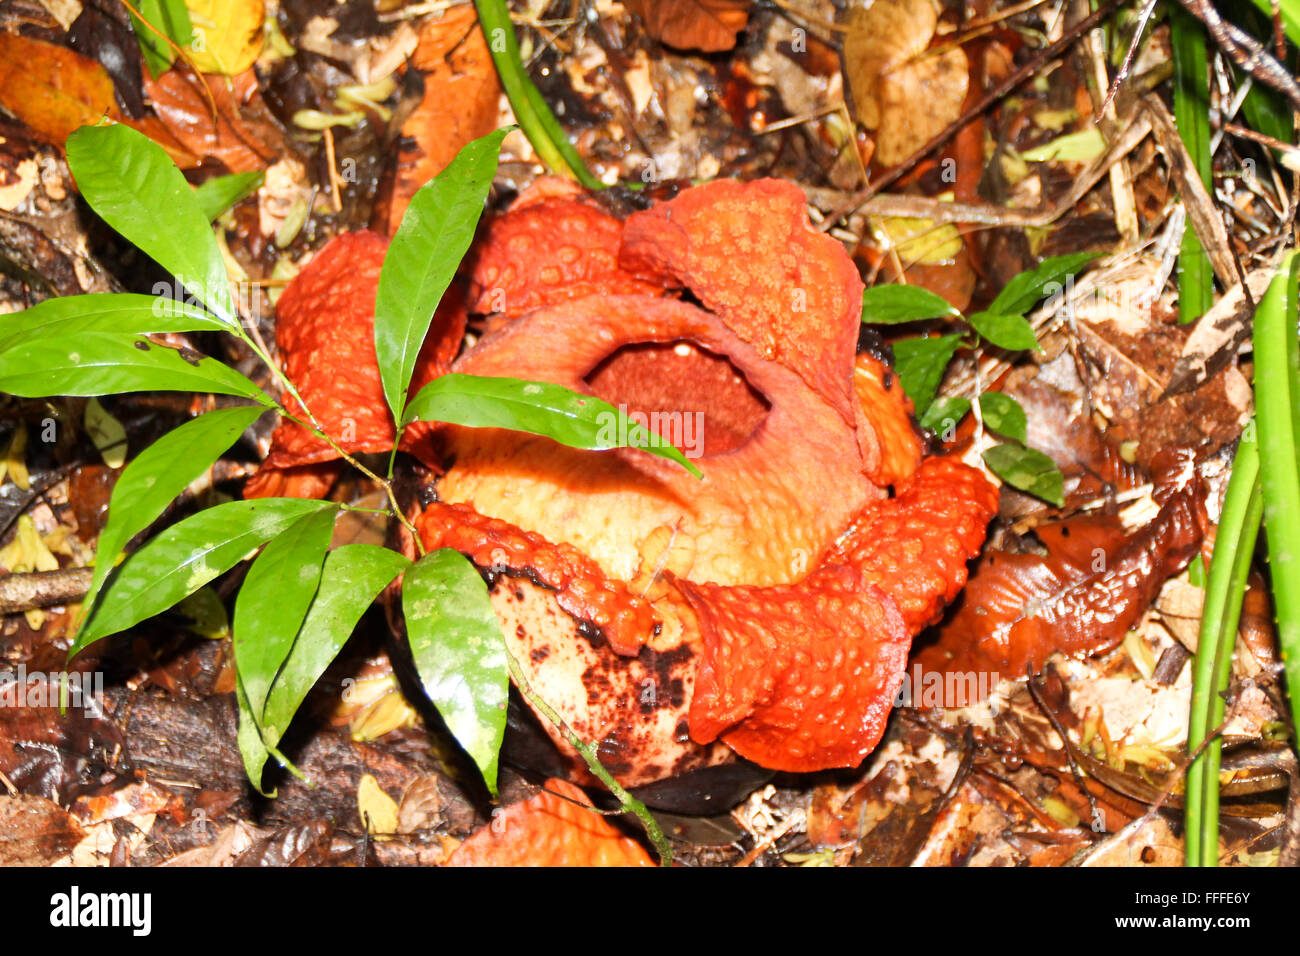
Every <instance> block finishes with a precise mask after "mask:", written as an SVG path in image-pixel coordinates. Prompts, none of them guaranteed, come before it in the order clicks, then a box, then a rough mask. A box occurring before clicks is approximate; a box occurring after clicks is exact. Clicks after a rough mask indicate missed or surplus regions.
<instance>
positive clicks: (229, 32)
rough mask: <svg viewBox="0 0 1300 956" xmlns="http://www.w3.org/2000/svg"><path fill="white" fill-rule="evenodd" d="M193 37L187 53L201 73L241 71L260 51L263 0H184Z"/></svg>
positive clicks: (263, 15) (264, 15) (234, 72)
mask: <svg viewBox="0 0 1300 956" xmlns="http://www.w3.org/2000/svg"><path fill="white" fill-rule="evenodd" d="M185 6H186V7H188V8H189V11H190V23H191V25H192V26H193V27H194V38H193V40H192V41H191V42H190V49H189V52H190V56H191V57H192V59H193V60H194V64H195V66H197V67H198V68H199V69H200V70H202V71H203V72H204V73H223V74H225V75H226V76H233V75H234V74H236V73H243V72H244V71H245V70H247V69H248V68H249V67H250V66H252V65H253V61H254V60H256V59H257V55H258V54H259V53H261V52H262V36H263V34H262V21H263V20H264V19H266V4H265V2H264V0H185Z"/></svg>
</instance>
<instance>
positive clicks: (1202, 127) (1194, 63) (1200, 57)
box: [1169, 3, 1214, 322]
mask: <svg viewBox="0 0 1300 956" xmlns="http://www.w3.org/2000/svg"><path fill="white" fill-rule="evenodd" d="M1169 28H1170V34H1169V36H1170V43H1171V45H1172V46H1173V53H1174V122H1175V123H1177V125H1178V132H1179V135H1181V136H1182V138H1183V143H1184V145H1186V146H1187V151H1188V153H1190V154H1191V157H1192V162H1193V163H1194V164H1195V166H1196V172H1197V174H1198V175H1199V176H1200V177H1201V181H1202V182H1203V183H1205V186H1206V188H1207V189H1212V188H1213V185H1212V169H1211V157H1210V73H1209V63H1208V61H1207V59H1206V53H1205V29H1204V27H1202V26H1201V23H1200V21H1199V20H1197V19H1196V18H1195V17H1194V16H1192V15H1191V14H1190V13H1188V12H1187V11H1186V10H1184V9H1183V8H1182V7H1181V6H1179V5H1178V4H1177V3H1175V4H1174V5H1173V6H1171V7H1170V10H1169ZM1213 301H1214V272H1213V270H1212V269H1211V268H1210V260H1209V258H1208V257H1207V256H1206V254H1205V249H1204V248H1203V247H1202V246H1201V241H1200V239H1198V238H1197V236H1196V232H1195V231H1194V230H1193V228H1192V224H1191V223H1190V222H1188V224H1187V227H1186V229H1185V231H1184V232H1183V246H1182V251H1181V252H1180V253H1179V256H1178V321H1179V322H1193V321H1195V320H1196V319H1199V318H1200V317H1201V316H1202V315H1204V314H1205V313H1206V312H1207V311H1209V308H1210V306H1211V305H1212V304H1213Z"/></svg>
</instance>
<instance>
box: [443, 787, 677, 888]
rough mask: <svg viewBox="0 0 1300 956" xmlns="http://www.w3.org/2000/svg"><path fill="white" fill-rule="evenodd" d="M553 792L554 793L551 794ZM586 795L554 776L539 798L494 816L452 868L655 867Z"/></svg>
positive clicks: (462, 848) (455, 854)
mask: <svg viewBox="0 0 1300 956" xmlns="http://www.w3.org/2000/svg"><path fill="white" fill-rule="evenodd" d="M548 791H549V792H548ZM590 807H591V801H590V800H588V799H587V795H586V794H585V793H583V792H582V791H581V790H579V789H578V788H577V787H575V786H574V785H573V784H571V783H567V782H565V781H563V780H557V779H552V780H548V781H546V789H545V790H543V791H542V792H541V793H539V794H537V796H535V797H532V798H530V799H528V800H524V801H521V802H520V803H513V804H511V805H510V806H508V807H506V808H505V809H503V810H499V811H497V812H496V813H494V814H493V815H492V822H491V823H489V824H488V825H487V826H485V827H482V828H480V829H479V830H478V831H476V832H475V833H474V834H473V835H472V836H471V837H470V838H469V839H468V840H466V841H465V842H464V843H462V844H461V845H460V846H458V847H457V848H456V850H455V852H453V853H452V855H451V857H450V858H449V859H448V860H447V863H446V864H445V865H447V866H654V865H655V864H654V861H653V860H651V859H650V857H649V855H648V854H647V853H646V851H645V850H644V849H642V848H641V844H639V843H637V842H636V841H635V840H633V839H631V838H630V837H625V836H623V835H622V834H621V833H619V831H618V830H616V829H614V827H612V826H610V824H609V823H607V822H606V820H605V818H604V817H603V816H601V815H600V814H599V813H596V812H595V811H594V810H591V809H589V808H590Z"/></svg>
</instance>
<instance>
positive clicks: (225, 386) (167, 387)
mask: <svg viewBox="0 0 1300 956" xmlns="http://www.w3.org/2000/svg"><path fill="white" fill-rule="evenodd" d="M0 391H5V392H9V393H10V394H11V395H20V396H22V397H24V398H43V397H45V396H47V395H83V396H84V395H115V394H117V393H119V392H213V393H215V394H218V395H238V396H240V397H241V398H251V399H252V400H253V401H255V402H258V403H260V404H262V405H271V404H274V403H273V402H272V401H271V400H270V399H269V398H267V397H266V395H264V394H263V393H262V391H261V389H259V388H258V387H257V386H256V385H254V384H253V383H252V382H250V381H249V380H248V379H247V378H245V377H244V376H243V375H240V374H239V373H238V372H236V371H235V370H234V369H232V368H230V367H228V366H226V365H222V364H221V363H220V362H217V361H214V360H213V359H210V358H207V357H205V356H201V355H198V354H197V353H194V352H188V351H187V352H182V351H181V350H179V349H174V348H169V347H167V346H165V345H159V344H158V343H156V342H151V341H149V340H148V339H146V338H144V337H143V336H140V335H127V334H122V333H119V332H76V333H73V332H70V331H69V332H67V333H66V334H60V335H56V336H51V337H37V336H19V337H17V340H16V341H15V342H13V343H12V344H7V345H6V347H5V348H4V350H3V351H0Z"/></svg>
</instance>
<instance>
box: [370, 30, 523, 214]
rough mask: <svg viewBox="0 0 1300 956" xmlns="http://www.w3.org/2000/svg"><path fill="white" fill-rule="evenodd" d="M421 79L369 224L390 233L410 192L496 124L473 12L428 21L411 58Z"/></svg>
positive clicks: (488, 67)
mask: <svg viewBox="0 0 1300 956" xmlns="http://www.w3.org/2000/svg"><path fill="white" fill-rule="evenodd" d="M411 66H412V67H413V68H414V69H416V70H419V71H420V74H421V76H422V77H423V79H424V97H423V99H421V101H420V104H419V106H417V107H416V108H415V111H414V112H412V113H411V115H410V116H409V117H407V119H406V121H405V122H404V123H403V124H402V135H401V139H400V143H401V145H400V147H399V152H398V154H397V162H396V165H395V168H394V170H393V175H392V183H391V187H390V189H389V192H388V195H387V196H386V197H385V199H386V200H387V201H381V202H380V203H378V204H377V207H376V211H375V217H374V220H373V221H374V226H375V228H376V229H377V230H379V231H380V232H383V233H386V234H389V235H391V234H392V233H393V232H394V231H395V230H396V229H397V225H398V223H400V222H401V221H402V214H403V213H404V212H406V207H407V204H409V203H410V201H411V197H412V196H414V195H415V193H416V190H418V189H419V188H420V187H421V186H423V185H424V184H425V183H427V182H428V181H429V180H431V179H433V177H434V176H436V175H438V173H440V172H442V170H443V168H444V167H445V166H446V165H447V164H448V163H450V162H451V161H452V160H453V159H455V157H456V154H457V153H458V152H460V149H461V147H463V146H464V145H465V144H466V143H468V142H470V141H471V140H474V139H478V138H479V137H481V136H486V135H487V134H488V133H490V132H492V130H494V129H496V126H497V103H498V101H499V99H500V96H501V86H500V83H499V82H498V81H497V73H496V68H495V67H493V65H492V58H491V54H490V53H489V52H488V48H487V42H486V41H485V40H484V38H483V31H482V30H481V29H479V25H478V20H477V17H476V16H475V14H474V8H473V7H471V6H463V7H454V8H452V9H451V10H448V11H447V14H446V16H444V17H443V18H442V19H440V20H429V21H428V22H426V23H425V25H424V27H423V29H421V31H420V42H419V45H418V46H417V47H416V48H415V52H414V53H413V54H412V55H411Z"/></svg>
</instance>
